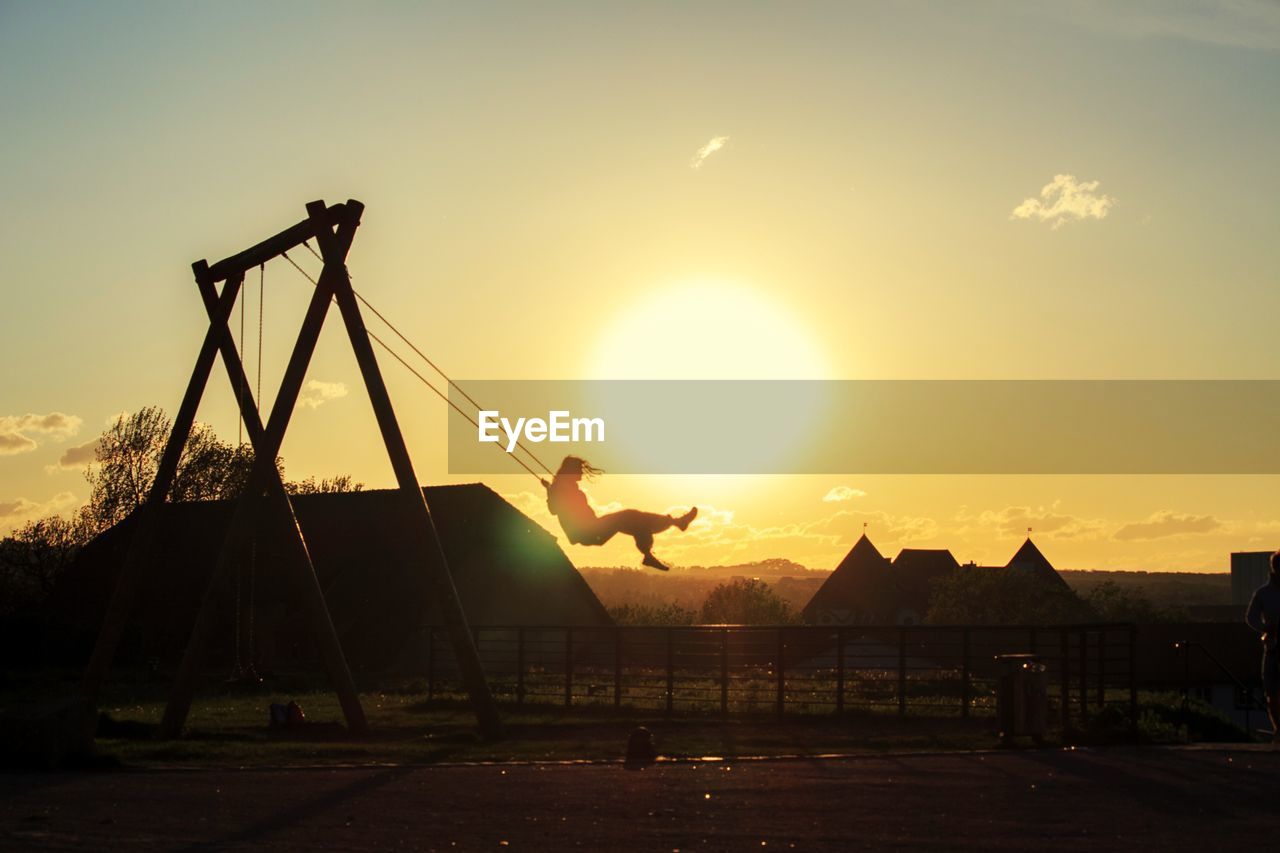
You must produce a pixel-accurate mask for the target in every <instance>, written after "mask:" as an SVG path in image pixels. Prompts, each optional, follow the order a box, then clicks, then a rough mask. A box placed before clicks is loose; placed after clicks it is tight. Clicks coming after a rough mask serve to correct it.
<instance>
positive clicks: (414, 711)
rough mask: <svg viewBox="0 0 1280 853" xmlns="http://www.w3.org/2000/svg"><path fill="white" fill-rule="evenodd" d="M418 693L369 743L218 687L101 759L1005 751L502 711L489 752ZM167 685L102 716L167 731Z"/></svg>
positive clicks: (926, 735) (817, 720) (738, 725)
mask: <svg viewBox="0 0 1280 853" xmlns="http://www.w3.org/2000/svg"><path fill="white" fill-rule="evenodd" d="M75 686H76V682H75V680H74V677H73V676H72V675H71V674H66V675H65V676H64V677H57V676H49V675H43V676H39V677H35V676H32V677H25V678H14V677H12V676H10V677H9V678H8V679H6V681H5V682H4V683H3V685H2V686H0V709H3V708H4V707H8V706H11V705H15V704H22V703H28V702H39V701H47V700H50V699H55V698H59V697H65V696H69V695H71V694H72V693H73V692H74V690H75ZM417 687H418V685H417V684H415V683H413V682H404V683H400V684H397V683H388V684H385V685H382V689H380V690H373V691H368V692H364V693H362V695H361V701H362V703H363V705H364V709H365V714H366V715H367V717H368V720H369V725H370V731H369V732H368V733H367V734H366V735H364V736H362V737H358V738H353V737H350V736H349V735H348V734H347V732H346V728H345V725H344V724H343V718H342V713H341V710H340V707H339V705H338V701H337V698H336V697H335V696H334V695H333V694H332V693H330V692H329V691H327V690H325V689H323V688H322V687H321V686H319V685H317V684H316V683H315V681H314V680H313V679H312V680H298V681H292V682H291V681H289V680H277V681H272V682H271V683H269V684H265V685H261V686H257V687H245V686H239V685H227V684H209V685H207V686H206V687H205V689H203V690H202V691H201V692H200V693H198V694H197V697H196V701H195V702H194V703H193V705H192V708H191V714H190V716H189V718H188V725H187V731H186V734H185V735H184V737H182V738H181V739H178V740H173V741H160V740H155V739H153V738H151V737H149V736H147V733H146V732H144V731H142V730H141V728H142V727H136V728H138V729H139V730H138V731H135V732H131V733H130V735H131V736H129V737H105V738H103V737H100V738H99V740H98V746H99V751H100V752H101V753H102V754H103V755H105V756H109V757H110V758H112V759H115V760H118V761H120V762H121V763H123V764H125V765H129V766H173V765H183V766H185V765H192V766H223V767H226V766H248V765H254V766H296V765H315V764H326V765H337V764H377V763H436V762H471V761H535V760H536V761H546V760H550V761H573V760H587V761H594V760H614V759H619V758H622V757H623V755H624V752H625V743H626V739H627V735H628V734H629V733H630V732H631V730H632V729H634V728H635V727H636V726H638V725H644V726H646V727H648V728H649V729H650V730H651V731H652V732H654V735H655V738H656V740H657V742H658V748H659V751H660V752H661V753H662V754H663V755H665V756H669V757H696V756H704V755H717V756H728V757H739V756H755V755H795V754H800V755H817V754H826V753H864V752H865V753H877V752H885V751H919V750H945V749H972V748H983V747H989V746H992V745H994V744H995V728H994V721H993V720H992V719H991V718H990V717H989V716H986V717H974V718H970V719H968V720H962V719H959V718H958V717H957V718H955V719H939V718H936V717H934V718H927V717H914V716H908V717H903V718H899V717H898V716H897V715H896V714H886V713H877V712H852V713H848V714H845V715H843V716H840V717H836V716H834V715H830V714H822V715H818V714H813V715H795V716H790V717H788V718H786V719H784V720H778V719H776V718H774V717H772V716H771V715H768V714H761V715H748V716H735V717H730V718H728V719H721V718H720V717H718V716H717V715H707V714H692V713H684V714H681V713H678V714H674V715H672V716H665V715H663V714H661V713H656V712H652V711H636V710H632V709H627V708H623V709H614V708H612V707H584V708H574V709H564V708H561V707H555V706H539V705H530V706H525V707H522V708H515V707H512V706H504V708H503V718H504V722H505V724H506V737H505V738H503V739H502V740H500V741H496V742H485V741H483V740H481V739H480V738H479V737H478V735H477V734H476V733H475V725H474V718H473V717H472V715H471V713H470V711H469V710H468V709H467V708H466V706H465V705H462V704H460V703H457V702H455V701H451V700H447V699H446V700H437V701H434V702H426V701H425V700H424V697H423V695H422V693H421V692H420V691H419V690H418V689H417ZM166 689H167V685H166V684H164V683H157V682H149V681H145V680H141V679H130V678H125V679H121V680H117V681H116V682H113V683H112V684H111V685H110V686H109V687H108V689H107V690H106V691H105V692H104V694H103V696H102V698H101V701H100V702H99V710H100V711H101V712H103V713H105V714H109V715H110V717H111V718H112V719H113V720H115V721H130V722H136V723H142V724H152V725H153V724H155V723H157V722H159V720H160V718H161V716H162V714H163V711H164V704H165V695H166ZM290 700H296V701H297V702H298V703H299V704H300V705H301V706H302V707H303V709H304V711H305V712H306V715H307V723H306V724H305V725H304V726H302V727H300V728H298V729H295V730H273V729H270V728H269V727H268V725H267V722H268V707H269V705H270V704H271V703H272V702H288V701H290Z"/></svg>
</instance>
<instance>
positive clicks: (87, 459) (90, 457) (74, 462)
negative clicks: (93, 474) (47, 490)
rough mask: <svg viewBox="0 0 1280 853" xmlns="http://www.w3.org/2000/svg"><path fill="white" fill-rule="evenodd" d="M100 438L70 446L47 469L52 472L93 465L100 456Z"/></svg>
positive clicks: (73, 469)
mask: <svg viewBox="0 0 1280 853" xmlns="http://www.w3.org/2000/svg"><path fill="white" fill-rule="evenodd" d="M98 441H99V440H98V439H96V438H95V439H94V440H93V441H86V442H85V443H84V444H77V445H76V446H75V447H68V448H67V449H66V450H65V451H63V453H62V455H61V456H60V457H58V461H57V462H56V463H55V464H53V465H50V466H49V467H48V468H46V469H45V470H46V471H48V472H49V473H50V474H52V473H54V472H57V471H77V470H79V469H81V468H83V467H84V466H86V465H92V464H93V463H94V462H95V461H96V460H97V458H98Z"/></svg>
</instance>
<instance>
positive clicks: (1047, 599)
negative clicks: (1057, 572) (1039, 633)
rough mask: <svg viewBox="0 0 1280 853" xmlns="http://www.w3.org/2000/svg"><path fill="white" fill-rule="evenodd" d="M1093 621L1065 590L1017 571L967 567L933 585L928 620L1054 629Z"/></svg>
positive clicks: (1076, 597) (955, 623)
mask: <svg viewBox="0 0 1280 853" xmlns="http://www.w3.org/2000/svg"><path fill="white" fill-rule="evenodd" d="M1091 618H1093V613H1092V611H1091V610H1090V608H1089V606H1088V605H1087V604H1086V603H1085V602H1083V601H1081V600H1080V597H1079V596H1078V595H1076V594H1075V593H1074V592H1072V591H1071V590H1070V589H1069V588H1067V587H1066V586H1063V585H1061V584H1056V583H1053V582H1052V581H1049V580H1046V579H1045V578H1042V577H1038V576H1036V575H1033V574H1031V573H1029V572H1027V571H1025V570H1022V569H1016V568H999V569H985V568H963V569H960V570H959V571H957V572H952V573H951V574H949V575H946V576H944V577H941V578H939V579H938V580H937V581H935V582H934V584H933V591H932V594H931V595H930V597H929V610H928V612H927V613H926V614H925V622H928V623H932V624H935V625H1054V624H1058V625H1060V624H1064V623H1070V622H1081V621H1087V620H1089V619H1091Z"/></svg>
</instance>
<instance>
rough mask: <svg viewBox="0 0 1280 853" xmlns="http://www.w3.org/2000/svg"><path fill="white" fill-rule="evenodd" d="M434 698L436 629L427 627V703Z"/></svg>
mask: <svg viewBox="0 0 1280 853" xmlns="http://www.w3.org/2000/svg"><path fill="white" fill-rule="evenodd" d="M435 697H436V629H435V628H434V627H432V626H430V625H428V626H427V701H428V702H430V701H431V700H432V699H434V698H435Z"/></svg>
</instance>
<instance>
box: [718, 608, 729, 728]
mask: <svg viewBox="0 0 1280 853" xmlns="http://www.w3.org/2000/svg"><path fill="white" fill-rule="evenodd" d="M720 713H721V714H723V715H725V716H728V714H729V629H728V628H721V629H720Z"/></svg>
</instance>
